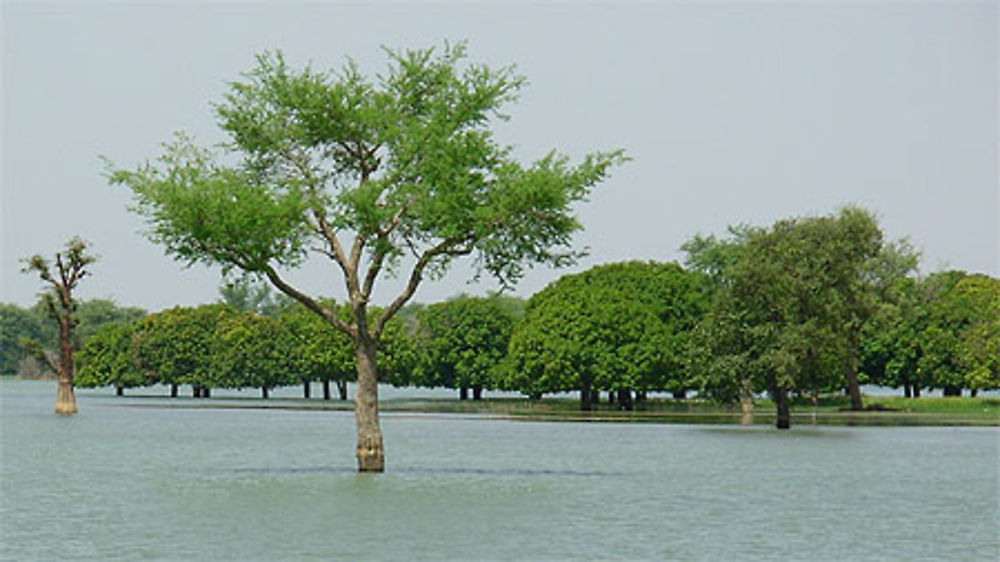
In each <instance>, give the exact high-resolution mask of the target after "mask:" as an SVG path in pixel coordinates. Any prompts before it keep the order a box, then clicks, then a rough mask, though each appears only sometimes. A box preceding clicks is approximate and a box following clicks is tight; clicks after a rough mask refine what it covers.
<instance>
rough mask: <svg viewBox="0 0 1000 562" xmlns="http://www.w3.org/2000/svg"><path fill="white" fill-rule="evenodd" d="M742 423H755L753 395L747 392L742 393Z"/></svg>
mask: <svg viewBox="0 0 1000 562" xmlns="http://www.w3.org/2000/svg"><path fill="white" fill-rule="evenodd" d="M740 425H744V426H746V425H753V397H752V396H750V394H749V393H747V392H744V393H742V394H741V395H740Z"/></svg>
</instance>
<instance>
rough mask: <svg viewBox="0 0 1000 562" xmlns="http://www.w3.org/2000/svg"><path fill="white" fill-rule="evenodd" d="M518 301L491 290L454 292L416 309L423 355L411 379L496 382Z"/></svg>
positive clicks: (454, 384) (434, 383)
mask: <svg viewBox="0 0 1000 562" xmlns="http://www.w3.org/2000/svg"><path fill="white" fill-rule="evenodd" d="M518 308H519V303H518V302H515V301H512V300H511V299H506V298H504V297H500V296H499V295H494V296H491V297H486V298H474V297H466V296H462V297H458V298H455V299H450V300H448V301H445V302H441V303H436V304H432V305H430V306H428V307H426V308H424V309H422V310H421V311H420V312H419V313H418V314H419V316H418V318H419V324H418V332H417V335H416V338H417V341H418V346H419V349H420V350H421V351H422V354H421V359H422V360H421V361H420V362H419V363H418V365H417V371H418V372H417V374H416V377H415V380H414V381H412V382H413V383H414V384H418V385H420V386H428V387H438V386H443V387H446V388H471V387H480V388H496V387H497V381H498V379H499V378H500V376H501V365H502V363H503V360H504V358H505V357H506V355H507V345H508V342H509V341H510V335H511V331H512V330H513V327H514V323H515V321H516V320H517V316H518V312H517V309H518Z"/></svg>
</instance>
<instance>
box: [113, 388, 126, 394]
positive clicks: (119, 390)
mask: <svg viewBox="0 0 1000 562" xmlns="http://www.w3.org/2000/svg"><path fill="white" fill-rule="evenodd" d="M115 394H117V395H118V396H125V387H123V386H115Z"/></svg>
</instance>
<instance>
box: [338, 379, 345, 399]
mask: <svg viewBox="0 0 1000 562" xmlns="http://www.w3.org/2000/svg"><path fill="white" fill-rule="evenodd" d="M337 393H338V394H340V399H341V400H347V381H337Z"/></svg>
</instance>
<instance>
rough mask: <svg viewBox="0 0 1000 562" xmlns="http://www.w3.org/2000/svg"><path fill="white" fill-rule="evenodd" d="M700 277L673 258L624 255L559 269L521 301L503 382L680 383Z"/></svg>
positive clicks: (547, 386) (527, 388) (700, 301)
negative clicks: (562, 272)
mask: <svg viewBox="0 0 1000 562" xmlns="http://www.w3.org/2000/svg"><path fill="white" fill-rule="evenodd" d="M707 290H708V287H707V282H706V279H705V278H704V277H703V276H701V275H700V274H697V273H693V272H687V271H684V270H683V269H681V268H680V267H679V266H677V265H676V264H657V263H641V262H626V263H619V264H609V265H604V266H598V267H595V268H592V269H590V270H588V271H586V272H584V273H581V274H577V275H569V276H565V277H563V278H561V279H559V280H558V281H556V282H555V283H553V284H551V285H549V286H548V287H546V288H545V289H544V290H543V291H541V292H540V293H538V294H536V295H535V296H533V297H532V298H531V300H529V301H528V307H527V309H526V311H525V315H524V320H523V321H522V322H521V323H520V324H519V325H518V326H517V327H516V328H515V330H514V333H513V335H512V336H511V343H510V361H511V366H510V367H511V369H510V375H511V378H510V379H509V380H508V382H507V387H508V388H513V389H518V390H522V391H524V392H526V393H528V394H531V393H533V392H558V391H567V390H573V389H581V388H582V389H635V390H683V389H685V388H687V381H686V369H685V365H684V363H685V350H686V347H687V344H686V338H687V337H688V336H687V333H688V332H689V331H690V330H691V329H692V328H693V326H694V324H695V322H697V320H698V318H699V317H700V315H701V313H702V311H703V310H704V308H705V307H706V306H707Z"/></svg>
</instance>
